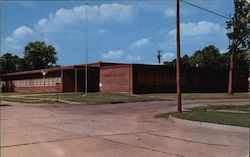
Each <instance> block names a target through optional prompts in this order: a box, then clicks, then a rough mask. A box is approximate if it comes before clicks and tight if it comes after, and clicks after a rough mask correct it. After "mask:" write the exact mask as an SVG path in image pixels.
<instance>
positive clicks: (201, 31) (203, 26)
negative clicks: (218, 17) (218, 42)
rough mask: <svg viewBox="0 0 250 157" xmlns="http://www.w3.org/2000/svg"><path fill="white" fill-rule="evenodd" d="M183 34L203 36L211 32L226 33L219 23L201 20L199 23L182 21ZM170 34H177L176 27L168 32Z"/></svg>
mask: <svg viewBox="0 0 250 157" xmlns="http://www.w3.org/2000/svg"><path fill="white" fill-rule="evenodd" d="M180 30H181V36H202V35H209V34H225V28H223V27H221V26H220V25H219V24H216V23H213V22H209V21H199V22H197V23H193V22H189V23H181V24H180ZM168 34H169V35H175V34H176V29H173V30H171V31H169V32H168Z"/></svg>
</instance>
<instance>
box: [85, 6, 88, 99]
mask: <svg viewBox="0 0 250 157" xmlns="http://www.w3.org/2000/svg"><path fill="white" fill-rule="evenodd" d="M87 7H88V3H87V1H85V96H87V94H88V15H87Z"/></svg>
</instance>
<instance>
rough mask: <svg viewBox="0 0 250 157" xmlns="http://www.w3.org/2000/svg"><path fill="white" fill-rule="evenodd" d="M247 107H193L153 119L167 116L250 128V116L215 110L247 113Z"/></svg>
mask: <svg viewBox="0 0 250 157" xmlns="http://www.w3.org/2000/svg"><path fill="white" fill-rule="evenodd" d="M249 107H250V106H249V105H229V106H227V105H221V106H220V105H216V106H211V105H210V106H207V107H194V108H191V110H190V111H188V112H183V113H177V112H172V113H162V114H159V115H156V116H155V117H164V118H167V117H168V116H169V114H171V115H172V116H174V117H176V118H180V119H187V120H193V121H200V122H207V123H216V124H224V125H233V126H242V127H250V115H249V113H231V112H220V111H217V110H231V111H247V112H249V111H250V110H249Z"/></svg>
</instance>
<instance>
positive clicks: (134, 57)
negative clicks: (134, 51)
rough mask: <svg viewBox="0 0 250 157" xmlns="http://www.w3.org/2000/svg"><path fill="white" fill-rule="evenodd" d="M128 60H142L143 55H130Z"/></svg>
mask: <svg viewBox="0 0 250 157" xmlns="http://www.w3.org/2000/svg"><path fill="white" fill-rule="evenodd" d="M127 60H128V62H136V61H141V60H142V57H141V55H135V56H133V55H128V56H127Z"/></svg>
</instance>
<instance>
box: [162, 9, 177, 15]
mask: <svg viewBox="0 0 250 157" xmlns="http://www.w3.org/2000/svg"><path fill="white" fill-rule="evenodd" d="M164 13H165V16H167V17H173V16H175V14H176V13H175V9H172V8H167V9H166V10H165V11H164Z"/></svg>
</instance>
